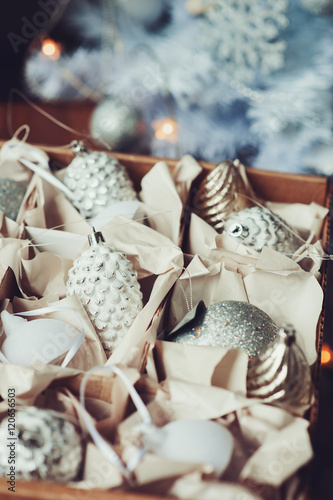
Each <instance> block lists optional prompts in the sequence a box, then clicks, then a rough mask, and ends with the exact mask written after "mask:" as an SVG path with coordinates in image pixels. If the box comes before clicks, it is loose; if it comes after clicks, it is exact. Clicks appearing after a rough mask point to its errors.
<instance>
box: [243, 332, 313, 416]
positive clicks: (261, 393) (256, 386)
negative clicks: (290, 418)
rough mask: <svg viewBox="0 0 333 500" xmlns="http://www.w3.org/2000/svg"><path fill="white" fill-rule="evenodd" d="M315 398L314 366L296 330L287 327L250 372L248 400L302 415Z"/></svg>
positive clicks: (264, 351) (259, 357) (261, 355)
mask: <svg viewBox="0 0 333 500" xmlns="http://www.w3.org/2000/svg"><path fill="white" fill-rule="evenodd" d="M312 394H313V390H312V380H311V370H310V366H309V364H308V362H307V360H306V358H305V355H304V353H303V351H302V350H301V348H300V347H299V346H298V345H297V344H296V333H295V330H294V329H293V328H292V327H291V326H290V325H284V326H283V327H282V328H281V329H280V331H279V335H278V337H277V338H276V340H275V341H274V342H272V343H271V344H269V345H268V346H267V347H266V349H264V350H263V352H261V353H260V355H259V356H258V358H257V359H256V360H255V361H254V362H253V363H252V365H251V367H250V368H249V370H248V375H247V396H248V397H249V398H251V397H252V398H262V399H265V401H266V402H270V403H271V404H274V405H277V406H282V407H283V408H285V409H287V410H289V411H291V412H293V413H297V414H300V415H302V414H303V413H304V412H305V411H306V410H307V409H308V408H309V406H310V405H311V402H312Z"/></svg>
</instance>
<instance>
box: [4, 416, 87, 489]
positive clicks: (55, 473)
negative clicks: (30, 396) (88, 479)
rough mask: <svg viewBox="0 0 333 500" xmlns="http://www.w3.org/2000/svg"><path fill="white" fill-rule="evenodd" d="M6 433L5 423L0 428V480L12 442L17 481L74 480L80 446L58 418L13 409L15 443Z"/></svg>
mask: <svg viewBox="0 0 333 500" xmlns="http://www.w3.org/2000/svg"><path fill="white" fill-rule="evenodd" d="M8 432H9V431H8V419H5V420H3V421H2V422H1V425H0V476H5V475H6V474H7V473H8V471H9V464H8V457H9V453H10V449H9V448H8V447H7V445H8V444H9V443H10V442H11V441H12V443H14V445H13V453H14V454H15V475H16V477H17V478H22V479H28V480H31V479H41V480H43V481H57V482H62V483H64V482H68V481H72V480H74V479H76V478H77V476H78V473H79V470H80V467H81V463H82V459H83V454H84V449H83V442H82V439H81V436H80V435H79V434H78V432H77V431H76V429H75V427H74V425H73V424H72V423H70V422H68V420H66V419H65V418H64V417H62V416H61V414H59V413H57V412H55V411H51V410H42V409H38V408H34V407H29V408H22V409H17V411H16V414H15V435H16V436H17V439H15V440H14V439H12V438H13V436H11V435H9V433H8ZM14 437H15V436H14Z"/></svg>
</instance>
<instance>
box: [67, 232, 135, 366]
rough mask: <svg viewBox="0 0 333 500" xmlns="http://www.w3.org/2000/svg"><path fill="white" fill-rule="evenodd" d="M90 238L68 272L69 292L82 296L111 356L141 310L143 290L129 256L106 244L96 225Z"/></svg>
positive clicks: (82, 300) (69, 293)
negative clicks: (86, 246) (84, 249)
mask: <svg viewBox="0 0 333 500" xmlns="http://www.w3.org/2000/svg"><path fill="white" fill-rule="evenodd" d="M88 239H89V243H90V245H91V246H90V248H89V249H88V250H86V251H85V252H83V254H82V255H81V256H80V257H79V258H78V259H76V260H75V261H74V263H73V267H72V268H71V269H70V270H69V271H68V278H69V279H68V281H67V295H76V296H77V297H78V298H79V299H80V301H81V303H82V304H83V306H84V308H85V309H86V311H87V313H88V315H89V317H90V320H91V322H92V323H93V325H94V326H95V330H96V332H97V334H98V336H99V338H100V340H101V342H102V345H103V347H104V349H105V353H106V355H107V357H109V356H110V355H111V354H112V351H113V350H114V349H115V347H116V346H117V345H118V344H119V342H120V341H121V339H122V338H123V337H124V336H125V335H126V333H127V331H128V329H129V327H130V326H131V324H132V323H133V321H134V319H135V318H136V316H137V315H138V313H139V312H140V311H141V309H142V293H141V290H140V285H139V282H138V280H137V273H136V271H135V270H134V269H133V266H132V263H131V262H130V261H129V260H128V259H127V257H126V255H125V254H124V253H121V252H117V251H116V249H115V248H112V247H108V246H105V245H103V242H104V238H103V235H102V233H100V232H95V230H94V228H92V233H91V234H90V235H89V236H88Z"/></svg>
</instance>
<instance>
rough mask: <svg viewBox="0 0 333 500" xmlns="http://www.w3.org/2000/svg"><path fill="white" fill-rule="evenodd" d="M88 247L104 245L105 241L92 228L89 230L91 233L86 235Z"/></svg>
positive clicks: (98, 232) (101, 235)
mask: <svg viewBox="0 0 333 500" xmlns="http://www.w3.org/2000/svg"><path fill="white" fill-rule="evenodd" d="M88 241H89V245H90V246H93V245H99V244H100V243H104V242H105V239H104V236H103V234H102V233H101V231H96V230H95V228H94V227H92V228H91V233H89V234H88Z"/></svg>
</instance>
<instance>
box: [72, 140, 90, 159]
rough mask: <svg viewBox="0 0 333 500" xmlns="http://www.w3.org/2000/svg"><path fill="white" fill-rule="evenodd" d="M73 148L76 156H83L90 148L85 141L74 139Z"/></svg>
mask: <svg viewBox="0 0 333 500" xmlns="http://www.w3.org/2000/svg"><path fill="white" fill-rule="evenodd" d="M71 148H72V151H73V153H74V154H75V156H83V155H85V154H87V153H88V148H87V146H86V145H85V143H84V142H83V141H72V142H71Z"/></svg>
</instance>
